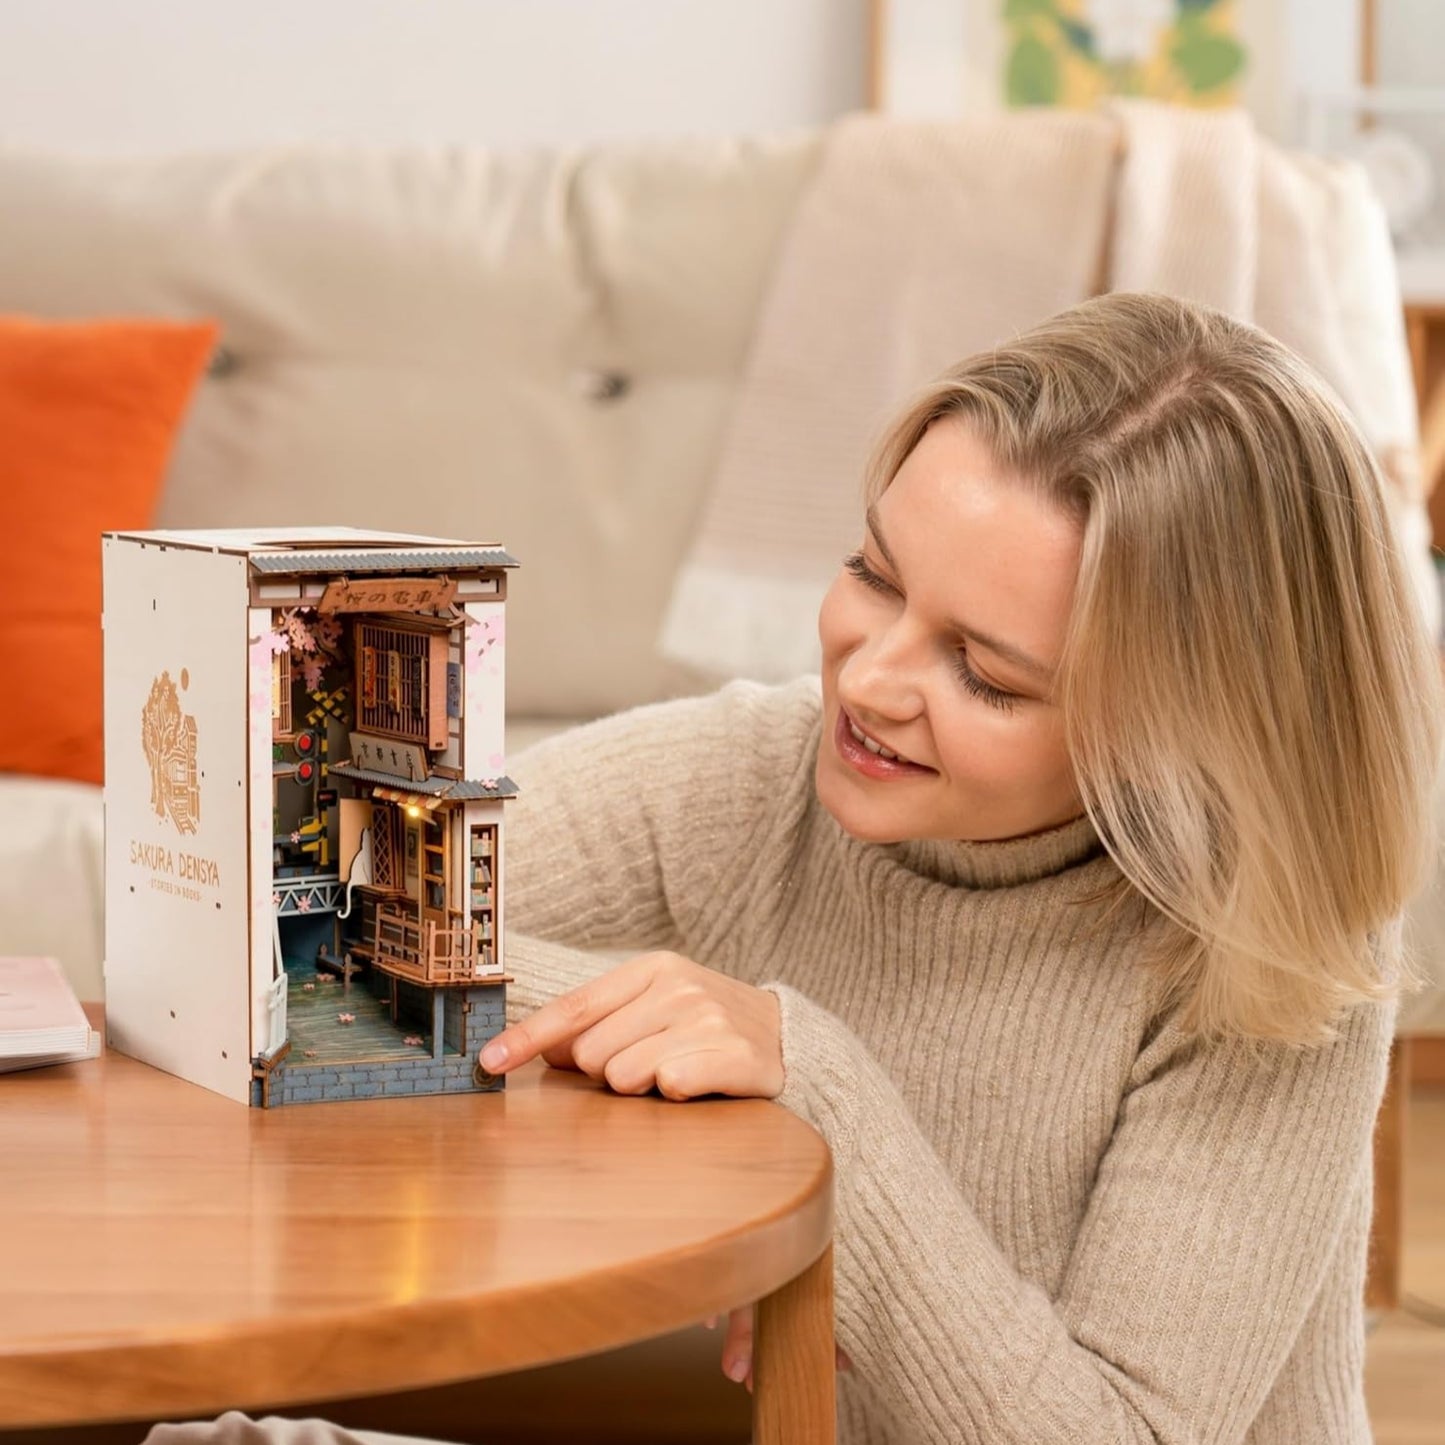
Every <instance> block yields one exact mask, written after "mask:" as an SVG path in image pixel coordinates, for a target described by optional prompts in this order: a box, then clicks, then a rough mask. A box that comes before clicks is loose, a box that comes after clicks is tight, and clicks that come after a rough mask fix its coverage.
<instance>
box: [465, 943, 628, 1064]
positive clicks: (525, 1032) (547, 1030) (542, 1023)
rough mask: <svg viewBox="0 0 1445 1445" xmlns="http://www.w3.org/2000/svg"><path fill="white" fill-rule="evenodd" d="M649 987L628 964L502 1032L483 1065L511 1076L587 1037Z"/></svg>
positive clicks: (486, 1050) (483, 1055)
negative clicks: (551, 1051) (547, 1053)
mask: <svg viewBox="0 0 1445 1445" xmlns="http://www.w3.org/2000/svg"><path fill="white" fill-rule="evenodd" d="M646 987H647V981H646V979H645V978H643V977H640V976H639V975H638V974H637V973H636V972H634V971H633V970H631V969H629V968H628V967H627V965H626V964H623V965H622V966H621V967H620V968H614V969H612V970H610V971H609V972H608V973H604V974H601V975H600V976H599V977H597V978H594V979H590V980H589V981H588V982H587V983H584V984H583V985H582V986H581V987H580V988H574V989H572V990H571V992H569V993H564V994H560V995H558V997H556V998H554V999H552V1000H551V1001H550V1002H548V1003H544V1004H543V1005H542V1007H541V1008H539V1009H537V1010H536V1012H535V1013H532V1014H529V1015H528V1016H527V1017H526V1018H524V1019H521V1020H520V1021H518V1022H517V1023H515V1024H513V1025H512V1026H511V1027H510V1028H506V1029H503V1030H502V1032H501V1033H499V1034H498V1035H497V1036H496V1038H494V1039H493V1040H492V1041H491V1042H490V1043H489V1044H487V1046H486V1047H485V1048H484V1049H483V1050H482V1052H481V1056H480V1057H481V1065H482V1067H483V1068H484V1069H486V1070H487V1071H488V1072H489V1073H493V1074H505V1073H509V1072H510V1071H511V1070H512V1069H515V1068H518V1067H519V1066H520V1065H522V1064H525V1063H528V1062H529V1061H530V1060H532V1059H535V1058H536V1057H537V1056H538V1055H539V1054H541V1053H544V1052H545V1051H547V1050H549V1049H555V1048H556V1047H558V1045H560V1044H565V1043H568V1042H570V1041H571V1040H572V1039H575V1038H576V1037H577V1035H578V1034H582V1033H585V1032H586V1031H587V1030H588V1029H590V1028H591V1027H592V1025H593V1024H595V1023H599V1022H600V1021H601V1020H602V1019H605V1018H606V1017H607V1015H608V1014H610V1013H615V1012H616V1011H617V1010H618V1009H620V1008H621V1007H622V1006H623V1005H624V1004H628V1003H631V1002H632V1000H633V999H634V998H636V997H637V996H638V994H640V993H641V992H642V991H643V989H644V988H646Z"/></svg>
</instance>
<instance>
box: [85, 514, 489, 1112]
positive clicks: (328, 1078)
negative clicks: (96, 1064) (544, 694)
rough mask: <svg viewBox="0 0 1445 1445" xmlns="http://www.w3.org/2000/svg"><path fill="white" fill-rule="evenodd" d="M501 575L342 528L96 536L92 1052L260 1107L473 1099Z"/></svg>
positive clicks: (484, 1002)
mask: <svg viewBox="0 0 1445 1445" xmlns="http://www.w3.org/2000/svg"><path fill="white" fill-rule="evenodd" d="M515 565H516V563H515V561H514V559H513V558H511V557H510V556H509V555H508V554H507V553H506V551H505V550H503V549H502V548H501V547H499V546H491V545H475V544H470V543H461V542H453V541H447V540H444V539H437V538H426V537H410V536H405V535H400V534H377V533H370V532H360V531H352V530H350V529H344V528H343V529H327V530H325V531H324V532H323V531H320V530H316V529H300V530H298V531H294V532H287V533H281V532H267V531H247V532H151V533H117V534H112V535H108V536H107V537H106V539H105V636H106V645H105V658H106V674H105V682H106V995H107V1025H108V1029H109V1032H110V1034H111V1041H112V1043H113V1045H114V1046H115V1047H116V1048H118V1049H120V1050H121V1051H122V1052H126V1053H131V1054H134V1055H136V1056H137V1057H140V1058H143V1059H145V1060H147V1061H148V1062H150V1063H154V1064H157V1065H159V1066H160V1067H162V1068H166V1069H169V1070H170V1071H171V1072H173V1073H177V1074H180V1075H181V1076H183V1077H185V1078H188V1079H191V1080H193V1081H194V1082H196V1083H200V1084H203V1085H205V1086H206V1087H208V1088H212V1089H216V1090H218V1091H219V1092H222V1093H225V1094H228V1095H230V1096H231V1097H234V1098H237V1099H240V1100H244V1101H247V1102H250V1103H252V1104H257V1105H261V1106H267V1107H270V1106H275V1105H277V1104H282V1103H295V1102H303V1101H310V1100H320V1099H336V1098H364V1097H373V1096H379V1095H386V1094H413V1093H441V1092H450V1091H453V1090H460V1089H466V1090H470V1089H487V1088H495V1087H499V1086H500V1081H498V1080H493V1079H492V1078H490V1076H488V1075H486V1074H485V1073H484V1072H483V1071H482V1070H481V1068H480V1065H479V1064H478V1062H477V1055H478V1053H479V1051H480V1049H481V1047H482V1045H483V1044H484V1043H485V1042H486V1041H487V1040H488V1039H490V1038H491V1037H492V1036H493V1035H494V1034H496V1033H497V1032H499V1031H500V1029H501V1028H502V1026H503V1022H504V1015H505V985H506V981H507V980H506V973H505V964H504V959H503V955H502V908H503V901H502V900H503V852H504V847H503V842H504V811H505V804H506V801H507V800H508V799H509V798H511V797H513V796H515V793H516V789H515V787H514V785H513V784H512V783H511V781H510V780H509V779H508V778H507V776H506V773H505V765H504V759H503V754H502V748H503V726H504V721H505V655H506V621H505V608H506V592H507V576H508V573H509V571H510V569H511V568H513V567H514V566H515Z"/></svg>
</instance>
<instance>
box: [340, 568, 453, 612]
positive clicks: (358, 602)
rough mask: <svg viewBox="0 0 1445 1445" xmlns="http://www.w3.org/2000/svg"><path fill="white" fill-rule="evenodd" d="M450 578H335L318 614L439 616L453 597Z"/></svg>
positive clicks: (451, 579)
mask: <svg viewBox="0 0 1445 1445" xmlns="http://www.w3.org/2000/svg"><path fill="white" fill-rule="evenodd" d="M456 592H457V584H456V580H455V579H454V578H451V577H373V578H364V579H362V580H361V581H359V582H357V581H352V580H350V579H349V578H346V577H340V578H337V579H336V581H334V582H328V583H327V584H326V591H325V592H324V593H323V594H322V596H321V601H320V602H319V603H318V604H317V611H318V612H322V613H326V612H439V611H441V609H442V608H444V607H448V606H450V605H451V601H452V598H453V597H455V596H456Z"/></svg>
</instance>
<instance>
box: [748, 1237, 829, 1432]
mask: <svg viewBox="0 0 1445 1445" xmlns="http://www.w3.org/2000/svg"><path fill="white" fill-rule="evenodd" d="M835 1359H836V1357H835V1355H834V1346H833V1246H832V1245H831V1244H830V1245H829V1246H828V1248H827V1249H826V1250H824V1251H823V1253H822V1254H821V1255H819V1257H818V1259H817V1261H816V1262H815V1263H814V1264H812V1265H810V1266H809V1267H808V1268H807V1269H805V1270H804V1271H803V1273H802V1274H800V1275H799V1276H798V1277H797V1279H795V1280H793V1281H792V1282H791V1283H789V1284H785V1285H784V1286H783V1287H782V1289H780V1290H777V1291H775V1292H774V1293H773V1294H770V1295H769V1296H768V1297H767V1298H766V1299H764V1300H760V1301H759V1302H758V1318H757V1326H756V1335H755V1338H754V1340H753V1445H834V1441H835V1440H836V1438H837V1430H838V1423H837V1419H838V1417H837V1404H836V1400H835V1397H834V1378H833V1377H834V1371H835V1369H836V1365H835Z"/></svg>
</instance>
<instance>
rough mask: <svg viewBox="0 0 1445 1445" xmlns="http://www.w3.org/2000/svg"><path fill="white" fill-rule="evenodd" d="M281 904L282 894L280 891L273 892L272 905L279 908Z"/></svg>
mask: <svg viewBox="0 0 1445 1445" xmlns="http://www.w3.org/2000/svg"><path fill="white" fill-rule="evenodd" d="M280 906H281V895H280V894H279V893H273V894H272V895H271V907H272V908H279V907H280Z"/></svg>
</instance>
